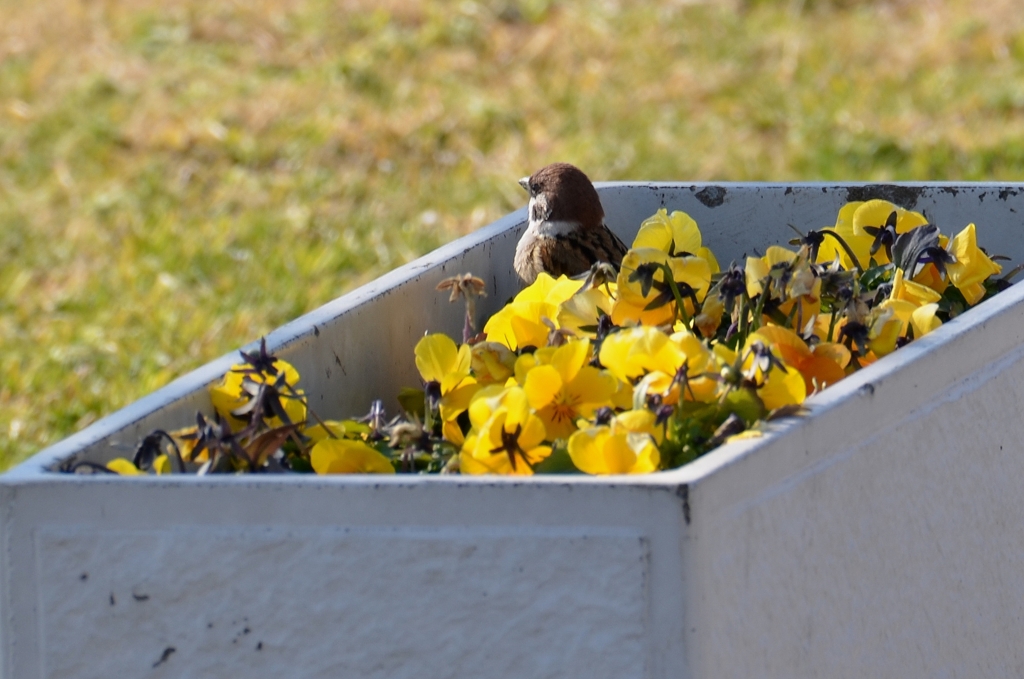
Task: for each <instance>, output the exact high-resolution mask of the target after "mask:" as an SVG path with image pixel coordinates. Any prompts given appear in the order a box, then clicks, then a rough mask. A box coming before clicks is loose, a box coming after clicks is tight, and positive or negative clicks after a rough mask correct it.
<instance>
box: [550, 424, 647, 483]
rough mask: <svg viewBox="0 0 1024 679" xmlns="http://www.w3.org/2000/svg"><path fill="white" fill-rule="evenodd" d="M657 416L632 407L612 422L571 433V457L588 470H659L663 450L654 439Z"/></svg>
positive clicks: (575, 462) (592, 471)
mask: <svg viewBox="0 0 1024 679" xmlns="http://www.w3.org/2000/svg"><path fill="white" fill-rule="evenodd" d="M655 431H656V428H655V416H654V413H652V412H650V411H647V410H632V411H627V412H625V413H620V414H619V415H617V416H616V417H614V418H612V421H611V423H610V424H607V425H599V426H596V427H588V428H586V429H581V430H579V431H577V432H576V433H575V434H573V435H572V436H571V437H569V443H568V449H569V457H570V458H572V462H573V464H574V465H576V468H577V469H579V470H580V471H583V472H585V473H587V474H646V473H649V472H653V471H657V469H658V465H659V464H660V463H661V453H660V452H659V451H658V446H657V441H656V440H655Z"/></svg>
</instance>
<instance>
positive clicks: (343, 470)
mask: <svg viewBox="0 0 1024 679" xmlns="http://www.w3.org/2000/svg"><path fill="white" fill-rule="evenodd" d="M309 461H310V464H311V465H312V466H313V469H314V471H316V473H317V474H394V473H395V468H394V466H392V464H391V461H390V460H388V458H386V457H385V456H384V455H382V454H381V453H380V452H378V451H377V450H375V449H374V448H371V447H370V446H368V445H366V444H365V443H363V442H362V441H353V440H351V439H324V440H323V441H320V442H319V443H317V444H316V445H314V446H313V449H312V450H311V451H310V453H309Z"/></svg>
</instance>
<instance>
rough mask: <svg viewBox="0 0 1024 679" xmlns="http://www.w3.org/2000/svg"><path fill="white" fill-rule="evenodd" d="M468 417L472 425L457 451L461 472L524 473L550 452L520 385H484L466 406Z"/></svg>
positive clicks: (520, 474)
mask: <svg viewBox="0 0 1024 679" xmlns="http://www.w3.org/2000/svg"><path fill="white" fill-rule="evenodd" d="M469 419H470V422H471V423H472V425H473V429H472V430H471V431H470V434H469V436H467V437H466V441H465V443H464V444H463V445H462V450H461V452H460V453H459V469H460V470H461V471H462V473H464V474H514V475H519V476H528V475H532V474H533V466H534V465H536V464H537V463H539V462H541V461H543V460H544V459H545V458H546V457H547V456H548V455H550V454H551V447H550V446H547V445H544V440H545V438H546V431H545V429H544V423H543V422H542V421H541V419H540V418H539V417H537V415H536V414H535V413H533V412H532V411H531V410H530V405H529V402H528V401H527V398H526V393H525V392H524V391H523V389H522V388H521V387H518V386H513V387H507V388H505V387H499V386H490V387H484V388H483V389H481V390H480V391H479V392H478V393H477V395H476V396H475V397H474V399H473V402H472V403H471V404H470V406H469Z"/></svg>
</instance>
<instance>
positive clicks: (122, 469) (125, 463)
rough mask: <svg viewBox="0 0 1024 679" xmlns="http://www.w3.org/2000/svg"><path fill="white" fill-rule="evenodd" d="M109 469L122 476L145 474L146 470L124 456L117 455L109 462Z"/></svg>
mask: <svg viewBox="0 0 1024 679" xmlns="http://www.w3.org/2000/svg"><path fill="white" fill-rule="evenodd" d="M107 469H109V470H110V471H112V472H117V473H118V474H120V475H121V476H144V475H145V474H146V472H144V471H142V470H141V469H139V468H138V467H136V466H135V463H134V462H132V461H131V460H129V459H126V458H123V457H115V458H114V459H113V460H111V461H110V462H108V463H107Z"/></svg>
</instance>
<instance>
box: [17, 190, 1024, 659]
mask: <svg viewBox="0 0 1024 679" xmlns="http://www.w3.org/2000/svg"><path fill="white" fill-rule="evenodd" d="M600 190H601V194H602V200H603V201H604V202H605V207H606V211H607V212H608V217H609V223H610V224H611V225H612V226H613V228H616V230H618V231H619V233H620V235H622V236H623V237H624V238H629V237H630V236H631V234H632V232H633V231H635V228H636V225H637V224H638V223H639V221H640V220H641V219H643V218H644V217H646V216H648V215H649V214H651V213H653V212H654V210H655V209H657V208H658V207H660V206H661V205H665V206H666V207H668V208H669V209H682V210H686V211H687V212H689V213H690V214H691V215H692V216H693V217H694V218H695V219H696V220H697V222H698V223H699V224H700V225H701V228H702V231H703V233H704V235H705V242H706V244H708V245H709V246H710V247H712V249H713V250H714V251H715V252H716V254H718V255H719V257H721V258H722V263H723V264H727V263H728V259H729V258H736V259H738V258H739V257H740V256H742V255H743V254H744V252H749V251H752V250H754V249H757V250H759V251H763V249H764V247H766V246H767V245H768V244H771V243H774V242H783V241H785V240H788V238H789V237H790V233H791V232H790V231H789V229H788V228H787V227H786V226H785V225H786V223H787V222H789V223H794V224H797V225H798V226H800V227H801V228H803V229H806V228H811V227H817V226H822V225H826V224H829V223H831V221H832V220H834V215H835V212H836V211H837V210H838V207H839V206H840V205H841V204H842V203H844V202H845V201H846V200H850V199H857V198H862V197H870V196H874V195H881V197H887V198H890V199H894V200H895V202H897V203H900V204H902V205H903V206H904V207H908V208H914V209H918V210H923V211H925V213H926V215H927V216H928V217H929V218H930V219H931V220H933V221H934V222H935V223H938V224H939V225H940V227H942V229H943V231H944V232H945V233H949V232H951V231H956V230H959V229H960V228H962V227H963V226H964V225H965V224H966V223H967V222H968V221H969V220H972V221H975V222H976V223H977V225H978V228H979V233H980V237H981V241H982V244H983V245H985V246H986V247H987V248H988V249H989V251H990V252H996V253H1001V254H1008V255H1010V256H1011V257H1013V259H1014V260H1015V261H1018V262H1019V261H1024V246H1022V245H1021V238H1020V235H1021V233H1020V228H1021V225H1020V219H1019V215H1020V214H1021V212H1022V210H1024V196H1021V195H1020V194H1019V189H1018V187H1016V186H977V185H973V186H953V185H945V186H939V187H926V186H917V185H901V186H887V187H865V186H859V185H858V186H820V185H813V186H807V185H804V186H765V185H726V186H679V185H625V184H620V185H603V186H601V187H600ZM522 218H523V214H522V211H520V212H518V213H515V214H513V215H511V216H510V217H508V218H506V219H504V220H501V221H499V222H498V223H496V224H494V225H492V226H490V227H486V228H485V229H483V230H481V232H478V233H477V234H474V235H473V236H470V237H468V238H467V239H463V240H462V241H458V242H456V243H453V244H451V245H450V246H447V247H446V248H442V249H441V250H439V251H437V252H435V253H432V254H431V255H429V256H428V257H426V258H424V259H422V260H418V261H417V262H414V263H412V264H410V265H408V266H407V267H403V268H402V269H399V270H398V271H396V272H393V273H392V274H390V275H389V276H387V277H385V278H384V279H381V280H380V281H378V282H375V283H374V284H371V285H370V286H367V287H366V288H363V289H361V290H359V291H356V292H355V293H352V294H351V295H347V296H345V297H343V298H340V299H339V300H337V301H336V302H334V303H332V304H330V305H327V306H326V307H324V308H323V309H320V310H318V311H316V312H313V313H312V314H310V315H309V316H307V317H304V318H302V319H299V320H298V321H296V322H294V323H292V324H290V325H289V326H285V327H284V328H282V329H281V330H280V331H277V332H276V333H274V334H272V335H271V336H270V337H269V338H268V340H269V341H270V344H271V347H272V348H275V349H278V350H279V353H280V355H282V356H283V357H284V358H286V359H288V360H291V361H293V362H294V363H295V364H296V365H297V366H298V367H299V369H300V371H301V372H302V374H303V385H304V386H305V387H306V389H307V392H308V393H310V395H311V396H312V397H313V405H314V408H317V409H318V411H319V409H320V408H323V412H324V413H325V414H326V416H337V415H342V414H344V413H352V412H360V411H362V410H364V409H365V402H366V399H367V398H368V397H369V396H370V394H372V393H377V394H393V393H395V392H396V391H397V387H398V386H401V385H402V384H414V383H415V381H414V380H415V374H414V373H412V372H411V371H410V370H409V369H408V368H407V367H406V366H399V365H392V363H393V361H392V360H391V357H393V356H395V355H403V353H402V352H405V353H404V355H408V356H411V347H412V345H413V344H414V343H415V340H416V338H417V337H418V336H419V335H420V333H421V332H422V329H423V328H427V329H429V330H432V331H433V330H444V331H447V332H449V333H451V334H453V335H454V334H455V333H456V332H457V329H458V327H459V324H460V321H459V317H460V314H461V309H458V308H449V307H447V306H446V305H447V303H446V302H445V305H440V304H437V303H436V302H435V301H434V300H435V298H436V297H437V295H436V294H435V293H433V292H432V289H433V287H434V286H435V285H436V283H437V282H438V281H439V280H440V279H441V278H444V277H445V276H448V275H452V274H454V273H461V272H464V271H466V270H472V271H473V272H474V273H477V274H478V275H480V274H481V273H482V274H483V276H484V278H485V279H490V281H491V282H492V284H493V285H494V289H495V290H496V291H497V292H496V294H495V295H494V296H493V297H492V298H491V304H492V305H496V304H497V303H498V301H503V300H504V299H506V298H507V297H508V296H509V295H510V294H512V292H513V291H514V289H515V288H514V280H513V279H512V277H511V274H510V271H508V268H507V264H506V263H507V262H510V261H511V252H512V250H513V249H514V244H515V240H516V237H517V235H518V233H519V232H520V231H521V229H522V227H523V224H522ZM499 262H500V264H499ZM392 286H393V287H392ZM493 308H495V306H492V307H491V309H492V310H493ZM407 326H408V327H407ZM371 331H372V332H371ZM1022 340H1024V288H1020V289H1017V288H1012V289H1011V290H1009V291H1007V292H1005V293H1003V294H1001V295H1000V296H998V297H997V298H995V299H994V300H991V301H990V302H987V303H986V304H984V305H982V306H981V307H979V308H977V309H974V310H972V311H970V312H968V313H966V314H964V315H963V316H961V317H959V318H958V319H955V320H954V321H952V322H950V323H948V324H947V325H945V326H943V328H941V329H940V330H938V331H936V332H935V333H932V334H931V335H929V336H928V337H926V338H923V339H921V340H919V341H917V342H915V343H914V344H912V345H910V346H908V347H906V348H904V349H901V350H900V351H899V352H897V353H896V354H893V355H892V356H890V357H887V358H886V359H883V360H882V361H879V362H878V363H876V364H875V365H873V366H871V367H869V368H867V369H865V370H864V371H861V372H860V373H858V374H857V375H854V376H852V377H850V378H848V379H847V380H845V381H843V382H842V383H840V384H838V385H835V386H834V387H832V388H830V389H829V390H827V391H826V392H824V393H822V394H819V395H818V396H816V397H814V398H813V399H812V401H811V405H812V411H813V412H812V414H811V415H810V416H809V417H806V418H803V419H800V420H795V421H790V422H787V423H784V424H782V425H780V427H779V429H778V431H776V432H775V433H774V434H773V435H771V436H768V437H765V438H764V439H761V440H756V441H747V442H743V443H741V444H732V445H729V446H725V447H723V448H721V449H719V450H717V451H715V452H713V453H711V454H709V455H707V456H705V457H704V458H702V459H700V460H698V461H697V462H695V463H693V464H691V465H688V466H687V467H684V468H682V469H680V470H676V471H673V472H666V473H662V474H656V475H650V476H646V477H642V478H621V477H618V478H610V479H593V478H578V477H572V478H559V477H547V478H538V479H534V480H530V481H514V480H509V479H497V478H483V479H480V478H468V477H462V478H436V477H434V478H420V477H414V478H393V479H374V478H355V477H344V478H340V477H339V478H309V477H303V478H294V477H247V478H225V479H196V478H180V479H179V478H171V479H165V478H150V479H141V480H140V479H127V478H109V477H88V478H83V477H68V476H60V475H54V474H49V473H46V472H44V471H43V467H45V466H46V465H47V464H49V463H51V462H52V461H53V460H54V459H56V458H57V457H60V456H63V455H67V454H71V453H76V454H79V455H81V456H84V457H88V458H91V459H95V460H98V461H99V460H105V459H109V458H110V457H113V456H115V455H118V454H123V451H122V450H121V448H119V447H118V445H116V444H120V445H123V444H124V442H125V441H129V442H132V441H134V440H135V439H136V438H137V435H138V433H139V432H144V431H147V430H148V429H151V428H152V427H153V426H158V425H159V426H180V425H181V424H185V423H187V421H188V419H189V417H190V415H191V411H194V410H195V409H196V408H197V407H204V408H208V400H206V397H205V391H204V386H205V384H206V383H207V382H209V381H211V380H212V379H215V378H216V377H217V376H218V375H219V374H220V373H222V372H223V370H224V369H225V367H226V366H227V365H228V364H229V363H230V362H231V361H232V360H233V359H232V358H231V357H225V359H221V360H220V361H218V362H215V363H213V364H211V365H210V366H207V367H205V368H203V369H200V370H199V371H197V372H196V373H194V374H192V375H189V376H186V377H184V378H182V379H181V380H178V381H177V382H175V383H173V384H171V385H169V386H168V387H167V388H165V389H164V390H161V391H160V392H156V393H155V394H153V395H151V396H150V397H147V398H146V399H143V400H142V401H140V402H139V403H137V404H135V405H133V406H131V407H129V408H128V409H126V410H125V411H122V412H119V413H117V414H115V415H113V416H111V417H110V418H107V419H105V420H103V421H101V422H98V423H96V425H94V426H93V427H91V428H90V429H88V430H85V431H83V432H81V433H80V434H78V435H76V436H74V437H72V438H71V439H68V440H67V441H65V442H62V443H61V444H58V445H57V446H55V447H54V448H52V449H50V450H48V451H44V452H42V453H40V454H39V455H38V456H36V457H35V458H33V459H31V460H29V461H28V462H26V463H24V464H23V465H21V466H19V467H18V468H16V469H14V470H12V471H11V472H9V473H8V474H6V475H4V476H3V477H0V512H2V514H0V550H2V562H0V563H2V567H0V668H2V670H3V674H4V676H5V677H31V676H40V677H91V676H95V677H110V676H153V677H171V676H175V677H177V676H223V675H242V674H245V675H246V676H251V677H279V676H311V677H330V676H367V677H403V676H409V677H413V676H416V677H447V676H476V677H520V676H536V677H549V676H550V677H562V676H586V677H659V678H660V677H747V676H779V677H783V676H785V677H790V676H827V677H834V676H839V677H842V676H892V677H903V676H916V675H929V676H965V675H966V676H979V675H986V676H987V675H991V674H1001V675H1006V674H1014V675H1019V674H1020V673H1021V672H1022V669H1024V653H1022V650H1021V647H1020V644H1019V639H1020V637H1021V632H1022V629H1021V621H1020V611H1021V604H1022V599H1024V590H1022V585H1021V584H1020V578H1019V571H1020V565H1021V563H1022V550H1024V528H1022V527H1024V505H1022V503H1021V501H1020V500H1019V491H1018V489H1017V486H1018V481H1017V480H1018V479H1020V478H1022V477H1024V461H1022V460H1024V457H1022V451H1021V445H1020V441H1021V440H1022V438H1024V424H1022V418H1020V416H1019V407H1018V406H1017V404H1018V403H1019V402H1020V400H1021V397H1022V396H1024V394H1022V393H1021V387H1020V386H1019V385H1020V384H1021V381H1022V378H1024V362H1022V360H1021V359H1022V357H1024V350H1022V349H1021V348H1020V346H1021V341H1022ZM396 352H397V353H396ZM394 363H400V362H394ZM408 363H410V364H411V360H410V361H409V362H408ZM339 364H340V365H339ZM332 365H333V366H334V367H333V368H332V367H330V366H332ZM341 367H344V369H343V370H338V368H341ZM353 385H361V386H360V387H355V386H353ZM367 392H370V393H367ZM317 400H319V401H320V402H321V403H322V404H323V405H322V406H317V405H316V402H317ZM112 444H115V445H112Z"/></svg>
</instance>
